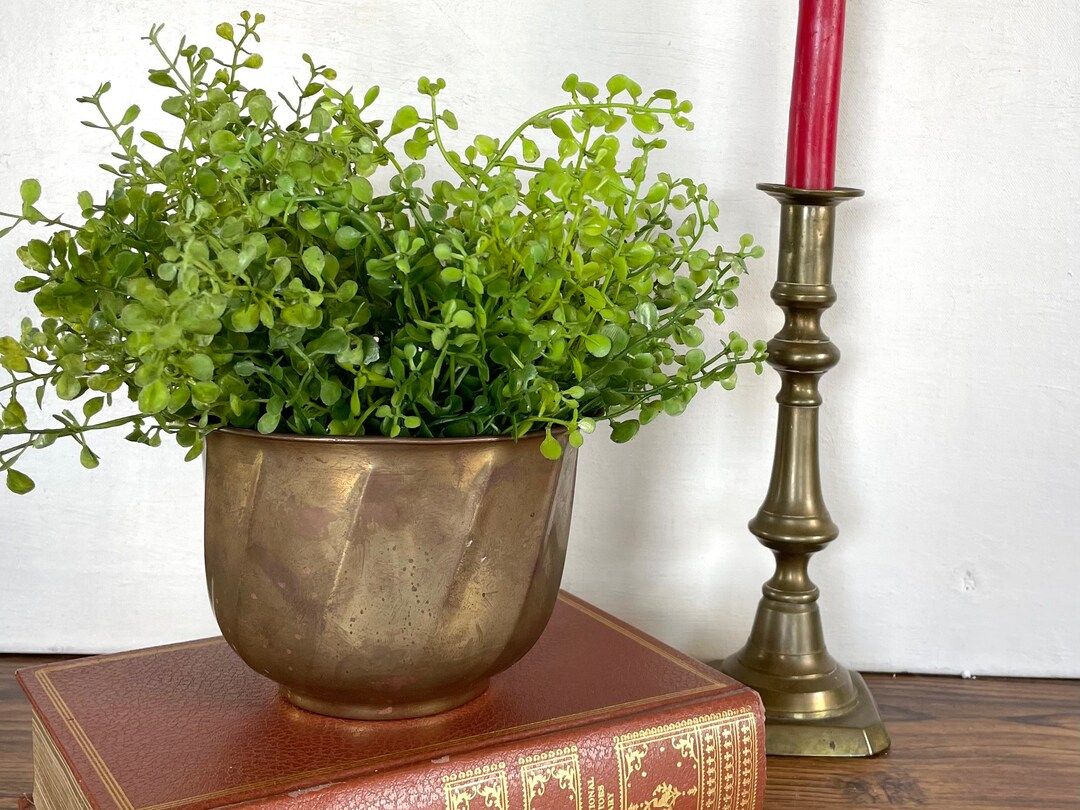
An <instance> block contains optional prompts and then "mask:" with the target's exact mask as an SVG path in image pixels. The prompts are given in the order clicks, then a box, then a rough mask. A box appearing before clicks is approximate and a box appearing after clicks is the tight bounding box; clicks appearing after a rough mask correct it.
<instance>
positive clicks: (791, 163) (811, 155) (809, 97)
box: [786, 0, 845, 188]
mask: <svg viewBox="0 0 1080 810" xmlns="http://www.w3.org/2000/svg"><path fill="white" fill-rule="evenodd" d="M844 3H845V0H799V32H798V34H797V36H796V40H795V75H794V78H793V79H792V82H791V114H790V117H789V119H788V145H787V178H786V182H787V184H788V185H789V186H794V187H795V188H832V187H833V177H834V175H835V169H836V118H837V113H838V112H839V109H840V63H841V59H842V56H843V51H844Z"/></svg>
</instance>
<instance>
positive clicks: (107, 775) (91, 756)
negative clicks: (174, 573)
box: [34, 592, 756, 810]
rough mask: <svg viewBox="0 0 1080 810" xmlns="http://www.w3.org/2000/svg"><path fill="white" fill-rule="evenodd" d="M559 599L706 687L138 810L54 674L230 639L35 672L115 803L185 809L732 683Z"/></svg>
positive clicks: (563, 597)
mask: <svg viewBox="0 0 1080 810" xmlns="http://www.w3.org/2000/svg"><path fill="white" fill-rule="evenodd" d="M558 599H559V601H560V602H562V603H563V604H565V605H567V606H569V607H572V608H574V609H575V610H577V611H579V612H580V613H584V614H585V615H586V616H589V617H590V618H591V619H594V620H595V621H598V622H600V623H601V624H603V625H605V626H606V627H609V628H611V629H612V630H615V631H617V632H618V633H620V634H621V635H624V636H626V637H627V638H629V639H632V640H633V641H635V642H636V643H637V644H639V645H640V646H642V647H645V648H646V649H648V650H650V651H652V652H654V653H656V654H657V655H660V656H661V657H663V658H665V659H666V660H668V661H669V662H671V663H673V664H676V665H677V666H679V667H680V668H682V669H684V670H686V671H687V672H690V673H693V674H694V675H697V676H698V677H699V678H700V679H701V680H702V681H704V682H705V683H703V684H702V685H701V686H694V687H689V688H687V689H681V690H679V691H677V692H669V693H667V694H664V695H654V696H652V697H648V698H641V699H640V700H633V701H628V702H626V703H619V704H615V705H611V706H603V707H601V708H598V709H590V710H589V711H584V712H578V713H576V714H570V715H565V716H563V717H557V718H552V719H549V720H540V721H537V722H535V723H524V724H522V725H520V726H513V727H511V728H505V729H499V730H498V731H492V732H486V733H484V734H474V735H472V736H469V737H459V738H457V739H455V740H451V741H449V743H448V742H445V741H444V742H440V743H435V744H432V745H427V746H422V747H419V748H412V749H409V750H407V751H395V752H393V753H390V754H385V755H382V756H378V757H368V758H365V759H361V760H357V761H356V762H352V763H345V764H342V763H338V764H335V765H328V766H325V767H322V768H316V769H313V770H310V771H304V772H302V773H294V774H286V775H284V776H279V777H275V778H273V779H264V780H261V781H258V782H251V783H247V784H243V785H234V786H231V787H228V788H223V789H221V790H216V791H212V792H209V793H201V794H198V795H195V796H185V797H183V798H180V799H173V800H171V801H168V802H162V803H159V804H153V805H143V806H141V807H138V808H136V807H135V805H134V804H133V803H132V802H131V799H129V798H128V796H127V794H126V793H125V792H124V789H123V788H122V787H121V785H120V783H119V781H118V780H117V779H116V777H115V776H114V775H113V773H112V771H111V770H110V769H109V766H108V765H106V764H105V760H104V759H103V758H102V757H101V755H100V754H99V753H98V751H97V749H96V748H95V747H94V744H93V742H92V741H91V739H90V737H89V735H87V733H86V731H85V730H84V729H83V728H82V726H81V725H80V724H79V722H78V721H77V720H76V719H75V717H74V716H73V714H72V712H71V710H70V709H69V708H68V706H67V704H66V703H65V702H64V700H63V698H62V697H61V696H60V693H59V692H58V691H57V689H56V686H55V685H54V684H53V682H52V679H51V678H50V677H49V676H50V674H51V673H54V672H61V671H65V670H70V669H78V668H81V667H89V666H95V665H97V664H101V663H109V662H112V661H118V660H124V659H129V658H141V657H143V656H147V655H155V654H160V653H167V652H172V651H174V650H178V649H181V648H185V649H191V648H192V647H204V646H210V645H213V644H224V643H225V642H224V640H222V639H218V638H210V639H202V640H199V641H195V642H191V641H187V642H180V643H179V644H169V645H166V646H162V647H152V648H149V649H143V650H133V651H131V652H126V653H116V654H113V655H110V656H108V657H107V661H102V660H101V659H99V658H96V657H94V658H88V659H81V660H78V661H68V662H64V663H58V664H49V665H47V666H44V667H42V668H40V669H37V670H35V671H34V675H35V676H36V678H37V680H38V682H39V683H40V684H41V687H42V689H43V690H44V692H45V694H46V695H47V696H48V698H49V700H50V701H51V702H52V704H53V707H54V708H55V709H56V711H57V713H58V714H59V716H60V719H61V720H62V721H63V723H64V725H65V726H66V727H67V729H68V731H70V732H71V735H72V736H73V737H74V738H75V741H76V742H77V743H78V745H79V747H80V748H81V749H82V753H83V755H84V756H85V757H86V758H87V760H89V762H90V764H91V766H92V767H93V769H94V771H95V772H96V773H97V775H98V778H99V779H100V780H101V782H102V784H103V785H104V787H105V789H106V791H108V793H109V795H110V796H111V797H112V799H113V801H114V802H116V807H117V808H118V810H173V808H177V807H180V806H182V805H184V804H187V803H189V802H198V801H206V800H208V799H216V798H220V797H223V796H229V795H232V794H234V793H238V792H243V791H250V790H260V789H264V788H273V787H276V786H279V785H286V784H291V783H293V782H295V781H296V780H300V779H314V778H318V777H320V776H325V775H327V774H330V773H335V772H339V771H341V770H343V769H346V768H349V767H359V766H362V765H377V764H380V763H382V762H385V761H388V760H393V759H398V758H400V757H405V756H410V755H417V756H419V755H422V754H427V753H431V752H434V751H437V750H439V749H440V748H445V747H446V746H447V745H458V744H461V743H466V742H469V743H479V742H483V741H484V740H487V739H491V738H495V737H500V736H503V735H506V734H514V733H520V732H526V731H534V730H537V729H542V728H544V727H545V726H551V725H554V724H557V723H559V724H561V723H565V722H566V721H568V720H588V719H590V718H592V717H598V716H602V715H606V714H608V713H609V712H612V711H617V710H620V709H632V708H636V707H638V706H643V705H645V704H649V703H655V702H656V701H659V700H675V699H678V698H684V697H691V696H693V695H696V694H701V693H704V692H709V691H713V690H714V689H716V687H718V686H728V685H729V684H727V683H725V682H724V681H721V680H718V679H717V678H715V677H714V676H711V675H710V674H708V669H707V668H706V667H704V666H703V665H702V666H701V667H700V668H699V667H698V666H695V665H693V664H692V663H690V662H687V661H684V660H682V659H680V658H678V657H676V656H675V655H673V654H672V653H670V652H668V651H667V650H665V649H663V648H661V647H659V646H657V645H656V644H653V643H652V642H651V641H649V640H648V639H645V638H643V637H642V636H640V635H638V634H637V633H635V632H634V631H633V630H631V629H630V628H627V627H623V626H622V625H620V624H617V623H616V622H614V621H612V620H611V619H609V618H608V617H607V616H604V615H602V614H600V613H597V612H596V611H594V610H591V609H590V608H589V607H588V606H586V605H585V604H584V603H582V602H579V601H578V600H577V599H576V598H575V597H573V596H571V595H570V594H567V593H565V592H560V593H559V597H558ZM755 733H756V732H755ZM579 795H580V791H579ZM465 806H466V807H467V805H465ZM661 806H662V805H661ZM739 806H740V807H741V806H742V805H739ZM492 807H494V805H492ZM485 810H487V808H486V807H485ZM624 810H629V808H624Z"/></svg>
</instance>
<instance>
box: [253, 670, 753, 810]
mask: <svg viewBox="0 0 1080 810" xmlns="http://www.w3.org/2000/svg"><path fill="white" fill-rule="evenodd" d="M764 789H765V729H764V716H763V713H762V709H761V702H760V700H759V698H758V696H757V695H756V694H755V693H754V692H752V691H750V690H749V689H738V690H733V691H732V692H730V693H725V694H724V695H723V696H721V697H714V698H712V699H709V700H705V701H702V702H699V703H695V704H689V705H687V704H681V705H678V706H674V707H668V708H665V709H660V710H656V711H650V712H647V713H642V714H639V715H635V716H630V717H624V718H621V719H620V720H618V721H616V722H613V723H612V722H610V721H609V722H606V723H605V722H599V723H597V724H595V725H593V726H587V727H585V728H578V729H576V730H574V731H573V732H561V733H551V734H547V735H544V736H540V737H533V738H529V739H526V740H520V741H517V742H515V743H510V744H506V745H502V746H498V747H495V748H487V749H482V750H478V751H473V752H469V753H466V754H463V755H459V756H454V757H441V758H438V759H432V760H430V761H425V762H423V763H419V764H413V765H409V766H405V767H402V768H397V769H393V770H390V771H386V772H382V773H374V774H366V775H364V776H360V777H356V778H354V779H350V780H346V781H340V782H332V783H328V784H323V785H313V786H311V787H308V788H303V789H300V790H294V791H291V792H289V793H287V794H284V795H279V796H275V797H268V798H264V799H258V800H254V801H249V802H246V803H244V804H242V805H238V806H239V807H244V808H255V807H258V808H267V809H268V810H346V808H348V810H480V808H483V810H555V809H556V808H557V809H558V810H635V809H636V808H640V809H642V810H644V808H662V807H684V806H685V807H693V808H698V810H757V809H758V808H760V807H761V806H762V802H763V800H764Z"/></svg>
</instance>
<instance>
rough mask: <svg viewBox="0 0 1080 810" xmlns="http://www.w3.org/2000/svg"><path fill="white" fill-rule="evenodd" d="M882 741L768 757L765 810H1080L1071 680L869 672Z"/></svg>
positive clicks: (11, 763) (8, 771) (20, 776)
mask: <svg viewBox="0 0 1080 810" xmlns="http://www.w3.org/2000/svg"><path fill="white" fill-rule="evenodd" d="M57 657H58V656H52V657H49V656H18V655H6V656H0V808H14V807H15V806H16V801H17V799H18V796H19V795H20V794H22V793H24V792H26V791H29V790H30V784H31V781H32V778H31V762H30V710H29V707H28V706H27V704H26V702H25V701H24V700H23V698H22V694H21V693H20V691H19V689H18V686H17V685H16V684H15V679H14V673H15V670H16V669H17V668H19V667H24V666H30V665H31V664H37V663H44V662H46V661H52V660H56V659H57ZM867 681H868V682H869V684H870V688H871V689H873V691H874V694H875V695H876V697H877V700H878V704H879V706H880V707H881V712H882V715H883V716H884V717H885V720H886V722H887V723H888V725H889V731H890V733H891V734H892V740H893V748H892V751H891V752H889V753H888V754H885V755H884V756H881V757H877V758H875V759H856V760H839V759H797V758H787V757H771V758H770V759H769V783H768V785H769V786H768V790H767V792H766V800H765V806H766V807H767V808H770V810H771V809H772V808H775V809H776V810H781V809H782V808H784V809H786V808H818V807H861V806H868V805H879V806H887V807H935V808H961V807H962V808H977V809H978V810H991V809H992V808H998V807H1022V808H1058V807H1061V808H1080V681H1054V680H1026V679H1025V680H1020V679H1008V678H978V679H975V680H962V679H960V678H945V677H934V676H926V675H900V676H892V675H869V676H867Z"/></svg>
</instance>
